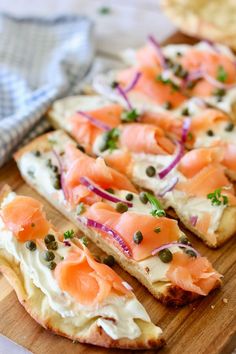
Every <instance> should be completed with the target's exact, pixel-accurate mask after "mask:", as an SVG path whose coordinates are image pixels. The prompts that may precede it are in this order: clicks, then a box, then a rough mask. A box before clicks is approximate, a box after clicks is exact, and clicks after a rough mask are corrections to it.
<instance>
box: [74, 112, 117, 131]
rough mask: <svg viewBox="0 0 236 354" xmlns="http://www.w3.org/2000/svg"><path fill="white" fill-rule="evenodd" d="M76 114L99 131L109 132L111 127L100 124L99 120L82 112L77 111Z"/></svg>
mask: <svg viewBox="0 0 236 354" xmlns="http://www.w3.org/2000/svg"><path fill="white" fill-rule="evenodd" d="M77 113H78V114H80V115H81V116H83V117H84V118H86V119H87V120H89V122H90V123H91V124H93V125H94V126H95V127H97V128H99V129H101V130H105V131H108V130H111V127H109V125H107V124H105V123H103V122H101V121H100V120H98V119H96V118H94V117H92V116H91V115H90V114H88V113H86V112H82V111H77Z"/></svg>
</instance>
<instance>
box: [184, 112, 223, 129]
mask: <svg viewBox="0 0 236 354" xmlns="http://www.w3.org/2000/svg"><path fill="white" fill-rule="evenodd" d="M224 121H225V122H228V121H229V118H228V116H227V115H226V114H225V113H223V112H222V111H220V110H217V109H204V110H203V111H202V112H201V113H199V114H197V115H196V116H194V117H192V119H191V128H190V130H191V132H192V133H193V134H196V133H198V132H199V131H207V130H208V129H211V128H212V127H213V126H216V124H218V123H219V122H224Z"/></svg>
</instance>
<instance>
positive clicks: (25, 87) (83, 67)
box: [0, 15, 94, 166]
mask: <svg viewBox="0 0 236 354" xmlns="http://www.w3.org/2000/svg"><path fill="white" fill-rule="evenodd" d="M93 57H94V41H93V24H92V23H91V21H90V20H88V19H87V18H86V17H82V16H63V17H59V18H55V19H39V18H21V19H19V18H14V17H11V16H8V15H0V166H2V165H3V164H4V162H6V161H7V160H8V159H9V158H10V156H11V154H12V152H13V151H14V150H15V149H16V148H17V147H18V146H19V144H20V143H21V142H22V140H23V139H24V138H25V137H26V136H28V135H29V136H30V137H32V138H33V137H35V136H36V135H38V134H40V133H42V132H43V131H45V130H46V129H47V128H48V123H47V122H46V120H42V119H41V118H42V116H43V115H44V113H45V112H46V111H47V109H48V108H49V106H50V104H51V102H52V101H53V100H54V99H56V98H58V97H61V96H63V95H66V94H72V93H76V92H77V91H78V88H79V83H81V80H82V79H83V78H84V77H85V75H86V74H87V73H88V71H89V69H90V67H91V65H92V62H93Z"/></svg>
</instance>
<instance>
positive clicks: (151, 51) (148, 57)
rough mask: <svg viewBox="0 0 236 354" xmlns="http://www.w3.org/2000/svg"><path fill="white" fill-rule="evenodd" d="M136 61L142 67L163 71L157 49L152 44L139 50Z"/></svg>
mask: <svg viewBox="0 0 236 354" xmlns="http://www.w3.org/2000/svg"><path fill="white" fill-rule="evenodd" d="M136 60H137V62H138V65H140V66H147V67H149V66H150V67H154V68H155V69H158V70H160V71H161V65H160V60H159V57H158V55H157V53H156V50H155V48H154V47H153V46H152V45H150V44H147V45H146V46H144V47H142V48H140V49H138V50H137V52H136Z"/></svg>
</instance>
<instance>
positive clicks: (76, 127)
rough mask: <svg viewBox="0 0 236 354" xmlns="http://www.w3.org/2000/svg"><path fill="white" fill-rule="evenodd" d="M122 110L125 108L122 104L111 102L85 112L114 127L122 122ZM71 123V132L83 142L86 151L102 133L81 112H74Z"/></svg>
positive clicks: (77, 139)
mask: <svg viewBox="0 0 236 354" xmlns="http://www.w3.org/2000/svg"><path fill="white" fill-rule="evenodd" d="M122 111H123V108H122V107H121V106H120V105H118V104H111V105H109V106H104V107H102V108H99V109H97V110H93V111H86V112H85V113H87V114H88V115H90V116H91V117H93V118H95V119H97V120H98V121H100V122H103V123H105V124H106V125H108V126H109V127H110V128H111V129H112V128H114V127H116V126H117V125H119V124H120V117H121V113H122ZM70 124H71V133H72V134H73V136H74V138H75V139H76V141H78V142H79V143H80V144H82V145H83V146H84V147H85V149H86V151H90V150H91V146H92V145H93V143H94V141H95V139H96V138H97V136H98V135H100V134H101V130H100V129H99V128H98V127H96V126H94V125H93V124H91V123H90V121H89V120H88V119H86V118H85V117H83V116H82V115H80V114H79V113H76V114H74V115H73V116H72V117H71V118H70Z"/></svg>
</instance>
